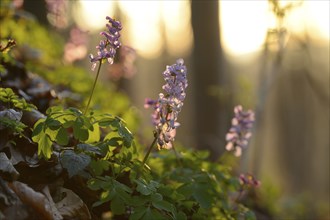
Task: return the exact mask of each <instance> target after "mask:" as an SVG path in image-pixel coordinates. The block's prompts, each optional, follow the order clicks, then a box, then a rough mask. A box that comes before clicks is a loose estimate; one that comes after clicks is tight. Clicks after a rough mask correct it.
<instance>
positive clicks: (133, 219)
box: [129, 206, 147, 220]
mask: <svg viewBox="0 0 330 220" xmlns="http://www.w3.org/2000/svg"><path fill="white" fill-rule="evenodd" d="M146 211H147V207H145V206H140V207H137V208H134V213H133V214H132V215H130V216H129V220H139V219H141V218H142V216H143V215H144V214H145V213H146Z"/></svg>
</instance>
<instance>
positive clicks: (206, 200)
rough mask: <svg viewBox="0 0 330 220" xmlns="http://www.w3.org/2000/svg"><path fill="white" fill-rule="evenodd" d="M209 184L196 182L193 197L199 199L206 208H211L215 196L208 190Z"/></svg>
mask: <svg viewBox="0 0 330 220" xmlns="http://www.w3.org/2000/svg"><path fill="white" fill-rule="evenodd" d="M209 186H210V185H208V184H196V185H195V186H194V191H193V197H194V198H195V199H196V200H197V202H198V203H199V204H200V205H201V207H202V208H205V209H208V208H211V204H212V201H213V196H212V194H211V193H210V192H209V191H208V190H209Z"/></svg>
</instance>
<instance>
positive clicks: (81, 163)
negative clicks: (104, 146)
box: [60, 150, 91, 178]
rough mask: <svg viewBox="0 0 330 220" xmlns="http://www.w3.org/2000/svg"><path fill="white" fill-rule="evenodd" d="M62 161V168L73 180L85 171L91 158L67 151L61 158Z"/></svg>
mask: <svg viewBox="0 0 330 220" xmlns="http://www.w3.org/2000/svg"><path fill="white" fill-rule="evenodd" d="M60 161H61V164H62V166H63V167H64V168H65V169H66V170H67V171H68V174H69V178H71V177H72V176H74V175H77V174H78V173H79V172H80V171H82V170H83V169H85V167H87V166H88V164H89V163H90V161H91V158H90V156H88V155H86V154H82V153H80V154H76V153H75V152H74V151H71V150H65V151H63V153H62V155H61V157H60Z"/></svg>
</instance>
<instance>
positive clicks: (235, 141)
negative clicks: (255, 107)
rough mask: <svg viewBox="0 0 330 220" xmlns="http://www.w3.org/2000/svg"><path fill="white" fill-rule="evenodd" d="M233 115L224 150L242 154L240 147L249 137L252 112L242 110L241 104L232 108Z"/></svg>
mask: <svg viewBox="0 0 330 220" xmlns="http://www.w3.org/2000/svg"><path fill="white" fill-rule="evenodd" d="M234 113H235V117H234V118H233V119H232V121H231V124H232V126H231V128H230V129H229V132H228V133H227V135H226V141H227V145H226V150H228V151H234V154H235V156H237V157H239V156H240V155H241V154H242V149H243V148H246V147H247V145H248V143H249V142H248V141H249V139H250V138H251V135H252V133H251V128H252V126H253V123H254V113H253V112H252V111H251V110H249V111H245V112H244V111H243V108H242V106H240V105H239V106H236V107H235V108H234Z"/></svg>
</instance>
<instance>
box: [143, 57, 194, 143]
mask: <svg viewBox="0 0 330 220" xmlns="http://www.w3.org/2000/svg"><path fill="white" fill-rule="evenodd" d="M163 76H164V80H165V82H166V83H165V85H164V86H163V87H162V88H163V89H164V91H165V93H160V94H159V98H158V100H152V99H146V100H145V107H146V108H149V107H151V106H152V107H153V108H154V112H153V114H152V122H153V124H154V125H155V127H156V131H157V133H158V134H159V136H158V140H157V144H158V147H159V148H166V149H170V148H172V142H173V141H174V138H175V135H176V128H177V127H179V125H180V124H179V123H178V122H177V117H178V114H179V112H180V111H181V108H182V106H183V100H184V98H185V97H186V93H185V90H186V88H187V86H188V81H187V68H186V66H185V65H184V61H183V59H178V60H177V61H176V64H173V65H172V66H167V67H166V70H165V71H164V72H163Z"/></svg>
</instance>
